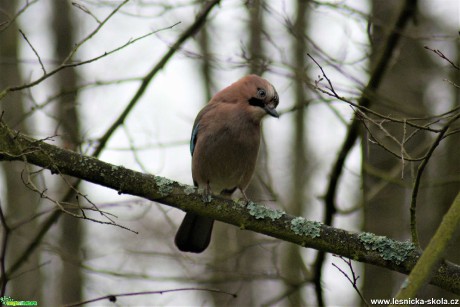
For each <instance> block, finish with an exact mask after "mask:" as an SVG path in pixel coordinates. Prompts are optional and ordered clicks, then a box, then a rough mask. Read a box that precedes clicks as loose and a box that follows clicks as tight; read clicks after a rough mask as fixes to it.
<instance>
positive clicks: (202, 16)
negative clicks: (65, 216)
mask: <svg viewBox="0 0 460 307" xmlns="http://www.w3.org/2000/svg"><path fill="white" fill-rule="evenodd" d="M219 2H220V0H213V1H210V2H209V3H207V4H206V5H205V6H204V8H203V9H202V11H201V12H200V13H199V14H198V16H197V17H196V19H195V22H194V23H193V24H191V25H190V26H189V27H188V28H187V29H186V30H185V31H184V32H183V33H182V34H181V35H180V36H179V37H178V39H177V40H176V42H175V43H174V44H173V45H172V46H171V47H170V48H169V50H168V52H166V54H165V55H164V56H163V57H162V58H161V59H160V61H159V62H158V63H157V64H156V65H155V66H154V67H153V68H152V69H151V70H150V72H149V73H148V74H147V75H146V76H145V77H144V78H143V80H142V83H141V85H140V86H139V89H138V90H137V92H136V93H135V94H134V96H133V98H131V101H130V102H129V103H128V105H127V107H126V108H125V110H123V112H122V113H121V114H120V116H119V117H118V118H117V120H116V121H115V122H114V123H113V124H112V125H111V126H110V127H109V129H107V131H106V132H105V133H104V135H103V136H102V137H101V138H100V139H99V145H98V146H97V147H96V149H95V150H94V152H93V154H92V155H93V156H94V157H97V156H99V154H100V153H101V151H102V149H103V148H104V147H105V145H106V144H107V142H108V141H109V139H110V138H111V137H112V135H113V133H114V132H115V130H117V129H118V127H119V126H121V125H122V124H123V123H124V121H125V119H126V118H127V117H128V115H129V113H130V112H131V110H132V109H133V108H134V106H135V105H136V103H137V102H138V101H139V99H140V98H141V97H142V95H143V94H144V92H145V90H146V89H147V87H148V85H149V84H150V82H151V81H152V80H153V78H154V77H155V76H156V74H157V73H158V72H159V71H160V70H161V69H162V68H163V67H164V66H165V65H166V63H168V61H169V59H170V58H171V57H172V56H173V55H174V54H175V53H176V51H177V50H179V48H180V47H181V46H182V45H183V44H184V42H185V41H187V39H189V38H190V37H192V36H193V35H194V34H195V33H196V32H197V31H199V30H200V29H201V27H202V26H203V25H204V23H205V21H206V18H207V16H208V14H209V13H210V12H211V10H212V9H213V8H214V6H216V5H217V4H218V3H219Z"/></svg>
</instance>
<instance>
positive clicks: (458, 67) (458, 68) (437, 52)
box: [424, 46, 460, 70]
mask: <svg viewBox="0 0 460 307" xmlns="http://www.w3.org/2000/svg"><path fill="white" fill-rule="evenodd" d="M424 48H425V49H427V50H430V51H431V52H434V53H435V54H436V55H437V56H439V57H440V58H441V59H443V60H446V61H447V62H449V64H450V65H451V66H452V67H453V68H455V69H457V70H460V66H458V65H457V64H455V63H454V62H452V60H450V59H449V58H448V57H446V56H445V55H444V53H442V51H441V50H439V49H431V48H430V47H428V46H425V47H424Z"/></svg>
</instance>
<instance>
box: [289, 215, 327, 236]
mask: <svg viewBox="0 0 460 307" xmlns="http://www.w3.org/2000/svg"><path fill="white" fill-rule="evenodd" d="M291 229H292V231H294V233H296V234H298V235H303V236H309V237H311V238H316V237H319V236H320V232H321V223H320V222H315V221H308V220H306V219H304V218H303V217H296V218H294V219H292V220H291Z"/></svg>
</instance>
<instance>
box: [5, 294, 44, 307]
mask: <svg viewBox="0 0 460 307" xmlns="http://www.w3.org/2000/svg"><path fill="white" fill-rule="evenodd" d="M0 302H1V303H2V305H4V306H38V303H37V301H17V300H14V299H12V298H11V297H9V296H2V297H0Z"/></svg>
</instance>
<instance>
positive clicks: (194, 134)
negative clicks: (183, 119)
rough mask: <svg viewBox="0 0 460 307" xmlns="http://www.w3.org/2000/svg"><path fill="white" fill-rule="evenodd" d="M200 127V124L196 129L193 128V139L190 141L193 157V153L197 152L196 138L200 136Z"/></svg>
mask: <svg viewBox="0 0 460 307" xmlns="http://www.w3.org/2000/svg"><path fill="white" fill-rule="evenodd" d="M199 126H200V125H199V124H196V125H195V127H193V131H192V138H191V139H190V153H191V154H192V156H193V151H194V150H195V144H196V138H197V136H198V127H199Z"/></svg>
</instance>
